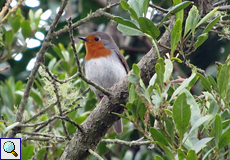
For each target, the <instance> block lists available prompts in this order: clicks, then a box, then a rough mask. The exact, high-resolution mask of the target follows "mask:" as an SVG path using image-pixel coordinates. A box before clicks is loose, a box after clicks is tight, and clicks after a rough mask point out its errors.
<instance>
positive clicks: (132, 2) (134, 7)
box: [128, 0, 143, 17]
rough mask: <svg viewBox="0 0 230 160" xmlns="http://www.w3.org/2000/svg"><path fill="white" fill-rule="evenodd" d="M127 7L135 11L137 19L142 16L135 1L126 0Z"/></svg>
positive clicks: (140, 9)
mask: <svg viewBox="0 0 230 160" xmlns="http://www.w3.org/2000/svg"><path fill="white" fill-rule="evenodd" d="M128 4H129V6H130V7H131V8H132V9H133V10H134V11H135V13H136V14H137V16H138V17H141V16H142V14H143V11H142V8H140V5H139V2H138V1H137V0H128Z"/></svg>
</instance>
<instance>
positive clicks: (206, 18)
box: [196, 7, 218, 27]
mask: <svg viewBox="0 0 230 160" xmlns="http://www.w3.org/2000/svg"><path fill="white" fill-rule="evenodd" d="M217 10H218V7H216V8H214V9H213V10H212V11H211V12H209V13H208V14H207V15H206V16H204V17H203V18H202V19H201V20H200V22H199V23H198V24H197V25H196V27H199V26H200V25H201V24H203V23H204V22H206V21H207V20H208V19H209V18H210V17H212V16H213V15H214V13H215V12H216V11H217Z"/></svg>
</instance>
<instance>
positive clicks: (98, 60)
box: [78, 32, 129, 134]
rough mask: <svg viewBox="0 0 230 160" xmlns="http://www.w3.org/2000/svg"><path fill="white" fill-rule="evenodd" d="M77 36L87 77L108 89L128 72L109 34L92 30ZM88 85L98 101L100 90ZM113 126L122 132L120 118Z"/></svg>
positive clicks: (100, 97)
mask: <svg viewBox="0 0 230 160" xmlns="http://www.w3.org/2000/svg"><path fill="white" fill-rule="evenodd" d="M78 38H79V39H81V40H83V41H84V42H85V49H86V55H85V60H84V66H83V67H84V73H85V76H86V78H87V79H89V80H91V81H93V82H94V83H96V84H98V85H99V86H101V87H103V88H105V89H108V88H110V87H112V86H113V85H114V84H116V83H118V82H119V81H120V80H121V79H122V78H124V77H125V76H126V75H127V74H128V72H129V66H128V64H127V62H126V60H125V57H124V56H123V54H122V53H121V52H120V50H119V48H118V46H117V45H116V43H115V42H114V40H113V38H112V37H111V36H110V35H109V34H107V33H105V32H92V33H90V34H89V35H87V36H86V37H78ZM89 87H90V89H91V90H92V91H93V92H94V93H95V95H96V97H97V99H98V101H101V99H102V98H103V94H102V92H101V91H99V90H97V89H96V88H94V87H93V86H91V85H90V86H89ZM113 128H114V131H115V132H116V133H117V134H121V133H122V132H123V124H122V119H121V118H120V119H119V120H118V121H116V122H115V124H114V125H113Z"/></svg>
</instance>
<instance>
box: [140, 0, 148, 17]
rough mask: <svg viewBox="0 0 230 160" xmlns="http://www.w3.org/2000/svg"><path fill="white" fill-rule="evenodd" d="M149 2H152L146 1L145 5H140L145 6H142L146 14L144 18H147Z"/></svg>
mask: <svg viewBox="0 0 230 160" xmlns="http://www.w3.org/2000/svg"><path fill="white" fill-rule="evenodd" d="M149 2H150V0H144V2H143V3H141V2H140V3H139V4H143V6H140V7H142V8H143V12H144V16H145V17H146V13H147V11H148V7H149Z"/></svg>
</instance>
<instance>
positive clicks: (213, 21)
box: [202, 17, 220, 34]
mask: <svg viewBox="0 0 230 160" xmlns="http://www.w3.org/2000/svg"><path fill="white" fill-rule="evenodd" d="M219 20H220V17H216V18H215V19H214V20H212V22H210V23H209V24H208V25H207V26H206V27H205V29H204V31H203V32H202V34H203V33H208V32H209V31H210V30H211V29H212V27H213V26H214V25H215V24H216V23H217V22H218V21H219Z"/></svg>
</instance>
